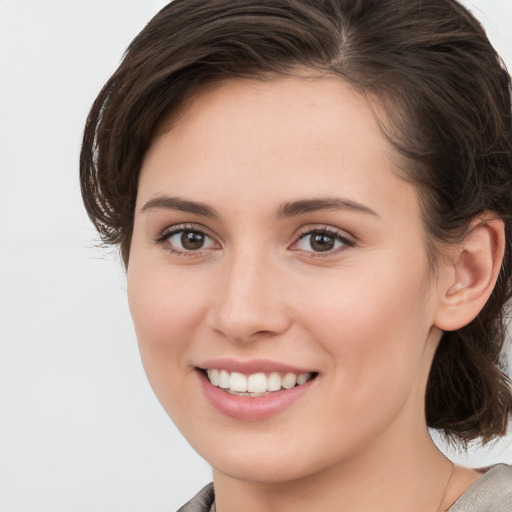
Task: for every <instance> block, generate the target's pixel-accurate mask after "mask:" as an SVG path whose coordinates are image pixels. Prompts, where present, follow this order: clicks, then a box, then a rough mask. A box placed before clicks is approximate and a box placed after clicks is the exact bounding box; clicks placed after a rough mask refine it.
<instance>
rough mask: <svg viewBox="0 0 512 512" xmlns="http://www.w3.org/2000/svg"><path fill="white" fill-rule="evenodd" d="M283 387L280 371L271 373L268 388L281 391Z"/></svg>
mask: <svg viewBox="0 0 512 512" xmlns="http://www.w3.org/2000/svg"><path fill="white" fill-rule="evenodd" d="M280 389H281V375H279V373H271V374H270V375H269V376H268V378H267V390H268V391H279V390H280Z"/></svg>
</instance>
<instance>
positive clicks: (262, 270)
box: [207, 251, 291, 343]
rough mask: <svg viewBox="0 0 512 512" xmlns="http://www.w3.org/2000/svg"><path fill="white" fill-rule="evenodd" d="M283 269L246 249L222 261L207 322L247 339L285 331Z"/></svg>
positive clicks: (230, 336)
mask: <svg viewBox="0 0 512 512" xmlns="http://www.w3.org/2000/svg"><path fill="white" fill-rule="evenodd" d="M283 278H284V276H283V272H282V271H280V269H279V268H278V265H276V264H275V262H274V263H272V262H271V261H270V258H265V256H263V255H262V254H261V253H258V254H256V253H254V252H253V253H250V251H248V252H246V253H244V254H242V253H240V254H238V255H234V256H233V257H232V258H230V259H229V260H228V261H225V262H224V265H223V271H222V272H221V273H220V278H219V281H218V283H219V287H218V289H217V290H216V291H215V292H214V293H215V297H213V299H212V302H211V308H210V310H209V312H208V315H207V323H208V325H209V327H210V328H211V329H213V330H214V331H216V332H217V333H220V334H221V335H222V336H225V337H226V338H228V339H230V340H232V341H235V342H238V343H247V342H250V341H254V340H256V339H262V338H271V337H273V336H277V335H279V334H282V333H284V332H286V330H287V329H288V328H289V326H290V324H291V316H290V313H289V310H288V307H287V303H286V300H285V297H284V294H283V284H284V279H283Z"/></svg>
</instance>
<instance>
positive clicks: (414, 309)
mask: <svg viewBox="0 0 512 512" xmlns="http://www.w3.org/2000/svg"><path fill="white" fill-rule="evenodd" d="M396 161H397V155H396V153H395V150H394V149H393V148H392V147H390V145H389V143H388V142H387V141H386V139H385V138H384V136H383V135H382V133H381V131H380V129H379V126H378V124H377V122H376V120H375V117H374V114H373V111H372V109H371V108H370V106H369V104H368V102H367V100H366V99H365V98H364V97H363V96H361V95H360V94H358V93H357V92H355V91H354V90H353V89H351V88H350V87H349V86H348V85H347V84H345V83H344V82H342V81H340V80H338V79H333V78H321V79H306V78H283V79H279V80H277V79H276V80H271V81H267V82H262V81H261V82H257V81H241V80H240V81H228V82H222V83H219V84H215V85H214V86H211V87H209V88H208V89H205V90H204V91H202V92H201V93H198V94H196V95H195V96H194V97H193V98H192V99H191V100H190V101H189V102H188V104H187V106H186V108H184V109H183V110H182V111H181V112H179V113H177V114H174V115H173V117H172V118H170V119H169V120H168V122H167V123H166V125H165V126H164V127H163V129H162V130H161V132H160V133H159V134H158V136H157V137H156V138H155V140H154V142H153V144H152V146H151V148H150V149H149V151H148V153H147V155H146V157H145V160H144V163H143V167H142V172H141V176H140V182H139V189H138V197H137V205H136V214H135V222H134V231H133V239H132V245H131V251H130V260H129V266H128V296H129V302H130V309H131V313H132V316H133V320H134V324H135V328H136V331H137V337H138V340H139V345H140V351H141V355H142V359H143V363H144V366H145V369H146V372H147V375H148V378H149V381H150V383H151V385H152V387H153V389H154V391H155V393H156V395H157V396H158V398H159V400H160V401H161V403H162V405H163V407H164V408H165V410H166V411H167V412H168V414H169V415H170V417H171V418H172V419H173V421H174V422H175V423H176V425H177V426H178V428H179V429H180V430H181V432H182V433H183V435H184V436H185V437H186V438H187V439H188V441H189V442H190V443H191V445H192V446H193V447H194V448H195V449H196V450H197V452H198V453H199V454H200V455H201V456H203V457H204V458H205V459H206V460H207V461H208V462H209V463H210V464H211V465H212V467H213V474H214V482H215V490H216V500H217V507H218V510H219V512H229V511H234V510H239V504H240V503H241V502H243V503H244V510H245V511H248V512H251V511H253V512H256V511H262V510H265V511H272V510H276V511H277V510H279V511H288V510H296V509H297V507H298V509H300V510H306V509H307V510H310V511H315V510H318V511H320V510H329V509H333V507H334V508H335V509H336V510H338V511H344V510H347V511H348V510H350V511H351V512H357V511H370V510H371V511H374V510H379V511H388V510H389V511H391V510H393V511H400V510H404V511H405V510H415V511H420V512H421V511H431V512H434V511H436V510H438V509H439V507H445V506H448V505H449V504H450V503H451V502H453V501H454V500H455V499H456V498H457V496H458V495H460V493H461V492H462V491H463V490H464V489H465V488H466V487H468V485H470V484H471V483H472V482H473V481H474V480H475V479H476V477H477V476H476V474H475V473H473V472H469V471H467V470H463V469H462V468H456V470H455V472H454V474H453V475H452V477H451V479H450V481H449V484H450V485H448V487H447V482H448V480H449V477H450V474H451V465H450V463H449V462H448V461H447V460H446V459H445V458H444V457H443V456H442V455H441V454H440V453H439V451H438V450H437V448H436V447H435V446H434V445H433V443H432V441H431V439H430V437H429V435H428V431H427V428H426V421H425V416H424V396H425V387H426V381H427V377H428V372H429V369H430V366H431V363H432V358H433V355H434V352H435V349H436V347H437V345H438V343H439V340H440V337H441V334H442V330H441V329H442V328H443V327H444V326H443V325H442V323H443V321H448V320H446V319H452V320H453V318H454V315H455V313H453V310H454V308H456V306H454V303H455V302H454V301H452V303H450V304H449V305H448V306H447V299H446V297H447V296H450V293H449V290H450V289H453V290H454V293H455V292H456V293H460V290H459V289H460V284H457V283H456V280H457V278H458V276H460V275H463V276H466V277H467V273H466V274H463V273H462V272H458V271H457V270H456V269H455V270H454V268H455V267H454V265H453V264H452V263H446V264H440V266H439V268H438V272H436V273H433V272H432V269H431V268H430V266H429V260H428V255H427V249H426V243H425V230H424V227H423V223H422V220H421V210H420V205H419V201H418V196H417V193H416V190H415V188H414V186H413V185H411V184H410V183H408V182H406V181H404V180H403V179H401V178H400V176H399V174H398V170H397V167H396ZM162 197H179V198H181V199H184V200H187V201H194V202H200V203H203V204H204V205H207V206H208V207H209V208H211V209H214V210H215V211H216V213H217V216H216V217H215V218H214V217H211V216H207V215H204V212H201V211H197V212H195V213H191V212H186V211H183V210H182V209H180V208H175V207H173V208H169V207H165V205H164V206H163V205H162V201H160V206H158V205H157V204H156V203H155V199H158V198H162ZM318 198H322V199H325V198H330V199H332V198H342V199H343V200H344V201H345V202H347V201H349V202H350V204H351V205H352V206H353V203H357V205H358V208H351V207H346V206H345V207H338V208H327V209H320V210H317V211H311V212H305V213H300V214H297V215H289V216H279V215H276V212H278V211H279V208H280V207H282V205H283V204H285V203H290V202H293V201H297V200H309V199H318ZM150 201H153V206H151V203H149V202H150ZM167 206H169V203H167ZM370 210H371V211H370ZM184 225H185V226H184ZM173 226H174V228H175V229H180V228H181V229H188V230H192V231H195V232H197V231H201V232H204V233H206V235H207V238H205V240H206V243H205V245H204V246H203V247H202V248H200V249H197V250H188V251H187V250H185V249H184V248H183V246H182V245H180V236H173V237H172V238H171V237H170V236H168V237H167V238H165V235H166V234H168V233H169V229H170V228H172V227H173ZM326 227H328V229H329V231H330V232H334V233H335V234H336V236H337V235H339V236H341V237H343V239H346V242H342V241H340V242H338V243H337V245H336V246H335V248H334V249H333V250H332V251H327V252H321V253H320V252H318V251H315V250H314V248H313V247H312V245H311V243H310V242H311V237H310V236H309V235H307V234H306V233H309V232H311V231H312V230H317V232H318V230H325V228H326ZM484 231H485V229H484ZM482 236H484V237H485V236H487V235H485V234H484V235H482ZM301 237H302V238H301ZM446 260H447V262H453V258H452V259H450V258H446ZM473 267H474V265H473V266H472V267H471V268H473ZM469 277H470V280H471V275H470V276H469ZM491 289H492V286H491ZM450 307H451V308H452V309H451V310H450V309H449V308H450ZM471 314H472V313H471ZM457 318H458V317H457ZM457 321H458V320H457ZM226 357H227V358H231V359H235V360H239V361H248V360H253V359H261V358H264V359H270V360H273V361H281V362H287V363H289V364H293V365H295V366H299V367H301V368H307V369H311V370H314V371H316V372H318V377H317V378H316V379H315V381H314V383H313V384H314V385H312V386H311V387H310V389H309V390H308V392H307V393H306V394H305V395H304V396H303V397H301V398H300V399H299V400H298V401H297V402H295V403H294V404H293V405H292V406H291V407H288V408H287V409H285V410H284V411H282V412H281V413H279V414H277V415H275V416H272V417H270V418H267V419H265V420H262V421H254V422H251V421H241V420H239V419H234V418H229V417H227V416H224V415H222V414H221V413H220V412H218V411H217V410H216V409H215V408H214V407H213V406H212V405H211V404H210V403H209V401H208V400H207V399H206V397H205V395H204V393H203V391H202V389H201V386H200V385H199V379H198V375H197V371H196V370H195V368H196V367H197V366H198V365H200V363H201V362H202V361H205V360H207V359H212V358H226ZM445 490H446V493H445ZM441 502H443V503H441Z"/></svg>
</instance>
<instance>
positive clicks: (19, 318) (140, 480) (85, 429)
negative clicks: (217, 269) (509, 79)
mask: <svg viewBox="0 0 512 512" xmlns="http://www.w3.org/2000/svg"><path fill="white" fill-rule="evenodd" d="M166 3H167V2H165V1H163V0H0V512H117V511H123V512H148V511H155V512H164V511H166V512H170V511H173V510H176V508H178V506H179V505H181V504H183V503H184V502H185V501H187V500H188V499H189V498H190V497H191V496H192V495H193V494H195V492H196V491H197V490H198V489H199V488H200V487H201V486H202V485H203V484H205V483H206V482H208V481H209V480H210V469H209V467H208V465H207V464H206V463H205V462H204V461H202V460H201V459H200V458H199V457H198V456H197V455H196V454H195V453H194V452H193V450H192V449H191V448H190V447H188V445H187V444H186V442H185V441H184V440H183V439H182V437H181V435H180V434H179V432H178V431H177V430H176V429H175V427H174V426H173V425H172V423H171V421H170V420H169V419H168V417H167V416H166V414H165V413H164V411H163V410H162V408H161V407H160V405H159V404H158V402H157V400H156V398H155V397H154V396H153V394H152V391H151V389H150V387H149V385H148V383H147V381H146V378H145V375H144V373H143V370H142V366H141V363H140V359H139V355H138V351H137V345H136V340H135V336H134V333H133V329H132V325H131V319H130V315H129V312H128V308H127V301H126V289H125V278H124V274H123V270H122V267H121V265H120V263H119V261H118V259H117V257H116V256H115V254H113V253H109V252H108V251H105V250H103V249H100V248H98V246H97V238H96V236H95V234H94V232H93V231H92V228H91V227H90V226H89V222H88V220H87V218H86V215H85V213H84V211H83V207H82V204H81V198H80V192H79V185H78V154H79V148H80V139H81V134H82V129H83V125H84V121H85V118H86V115H87V112H88V109H89V107H90V105H91V103H92V101H93V100H94V98H95V96H96V94H97V93H98V91H99V89H100V88H101V86H102V84H103V83H104V82H105V80H106V79H107V77H108V76H109V75H110V73H112V72H113V71H114V69H115V67H116V66H117V64H118V63H119V60H120V58H121V56H122V53H123V51H124V50H125V48H126V47H127V45H128V43H129V42H130V41H131V39H132V38H133V37H134V36H135V35H136V33H137V32H138V31H139V30H140V29H142V27H143V26H144V25H145V23H146V22H147V21H148V20H149V19H150V18H151V17H152V16H153V15H154V14H155V13H156V12H157V11H158V10H159V9H160V8H161V7H163V6H164V5H165V4H166ZM467 3H468V4H469V5H471V6H472V8H473V10H474V12H475V14H476V15H477V17H479V18H480V20H482V22H483V23H484V25H485V26H486V27H487V30H488V33H489V36H490V38H491V40H492V41H493V42H494V44H495V46H496V47H497V48H498V50H499V51H500V52H501V53H502V55H503V57H504V58H505V60H506V62H508V66H509V69H512V31H511V30H510V27H511V26H512V0H480V1H476V0H475V1H468V2H467ZM475 72H477V71H476V70H475ZM456 459H457V460H458V461H461V462H463V463H465V464H467V465H469V466H482V465H487V464H491V463H494V462H498V461H505V462H509V463H510V462H512V438H511V437H509V438H507V439H505V440H504V441H503V442H501V443H499V444H497V445H496V446H494V447H492V448H491V449H490V450H483V451H482V450H480V451H479V450H476V449H473V450H471V454H470V456H469V457H466V458H464V457H463V456H461V455H456Z"/></svg>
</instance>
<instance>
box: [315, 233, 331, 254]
mask: <svg viewBox="0 0 512 512" xmlns="http://www.w3.org/2000/svg"><path fill="white" fill-rule="evenodd" d="M335 241H336V240H335V238H334V237H332V236H330V235H327V234H325V233H314V234H312V235H311V238H310V241H309V244H310V245H311V249H313V250H314V251H317V252H324V251H330V250H332V249H334V243H335Z"/></svg>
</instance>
